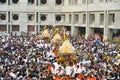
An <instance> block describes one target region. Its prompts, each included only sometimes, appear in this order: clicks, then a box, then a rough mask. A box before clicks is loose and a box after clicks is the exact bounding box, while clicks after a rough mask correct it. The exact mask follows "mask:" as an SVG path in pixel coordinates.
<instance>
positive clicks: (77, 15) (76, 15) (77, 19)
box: [75, 14, 79, 23]
mask: <svg viewBox="0 0 120 80" xmlns="http://www.w3.org/2000/svg"><path fill="white" fill-rule="evenodd" d="M78 21H79V14H75V22H76V23H77V22H78Z"/></svg>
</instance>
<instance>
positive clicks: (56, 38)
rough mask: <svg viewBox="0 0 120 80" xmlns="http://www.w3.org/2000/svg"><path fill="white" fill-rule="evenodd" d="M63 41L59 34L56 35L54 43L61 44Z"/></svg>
mask: <svg viewBox="0 0 120 80" xmlns="http://www.w3.org/2000/svg"><path fill="white" fill-rule="evenodd" d="M60 41H62V38H61V36H60V35H59V34H55V36H54V37H53V39H52V42H60Z"/></svg>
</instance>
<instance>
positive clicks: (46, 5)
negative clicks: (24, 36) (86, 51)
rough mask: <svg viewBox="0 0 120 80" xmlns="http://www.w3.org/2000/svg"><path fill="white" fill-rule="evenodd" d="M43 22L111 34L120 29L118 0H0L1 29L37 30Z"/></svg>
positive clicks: (76, 30) (81, 31)
mask: <svg viewBox="0 0 120 80" xmlns="http://www.w3.org/2000/svg"><path fill="white" fill-rule="evenodd" d="M44 25H47V26H48V27H50V28H51V27H53V26H64V27H66V28H67V30H68V31H70V33H71V34H72V35H82V34H84V35H86V36H88V35H92V34H94V33H100V34H102V36H104V37H106V38H111V37H112V35H113V34H116V33H117V32H118V30H119V29H120V0H0V32H1V33H4V32H5V33H11V32H13V33H17V32H20V31H24V32H33V33H39V32H40V30H41V29H42V28H43V26H44Z"/></svg>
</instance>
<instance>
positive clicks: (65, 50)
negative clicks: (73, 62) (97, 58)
mask: <svg viewBox="0 0 120 80" xmlns="http://www.w3.org/2000/svg"><path fill="white" fill-rule="evenodd" d="M58 53H61V54H72V53H75V49H74V47H73V46H72V44H71V43H70V41H69V40H65V41H64V42H63V44H62V46H61V47H60V48H59V51H58Z"/></svg>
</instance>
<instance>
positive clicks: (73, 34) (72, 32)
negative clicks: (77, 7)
mask: <svg viewBox="0 0 120 80" xmlns="http://www.w3.org/2000/svg"><path fill="white" fill-rule="evenodd" d="M71 35H72V36H76V35H78V29H77V28H76V27H75V25H74V13H71Z"/></svg>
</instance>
